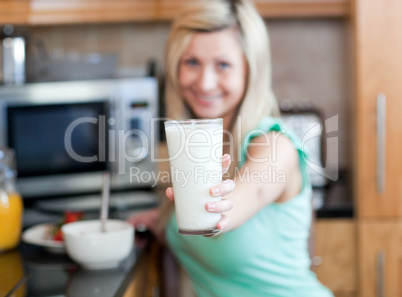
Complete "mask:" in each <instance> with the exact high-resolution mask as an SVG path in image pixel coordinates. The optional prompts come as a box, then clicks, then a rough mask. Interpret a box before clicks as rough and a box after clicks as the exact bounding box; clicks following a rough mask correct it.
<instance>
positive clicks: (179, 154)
mask: <svg viewBox="0 0 402 297" xmlns="http://www.w3.org/2000/svg"><path fill="white" fill-rule="evenodd" d="M194 121H196V120H189V121H183V122H186V123H189V122H192V123H194ZM209 122H212V123H209ZM170 123H172V122H167V123H165V131H166V138H167V145H168V152H169V160H170V170H171V175H172V182H173V191H174V197H175V207H176V219H177V225H178V228H179V232H180V233H183V234H210V233H214V232H217V231H218V230H217V229H216V224H217V223H218V221H219V220H220V218H221V214H218V213H211V212H208V211H207V210H206V209H205V204H206V203H207V202H209V201H219V200H221V197H212V196H211V195H210V194H209V190H210V188H211V187H212V186H214V185H217V184H219V183H220V182H221V181H222V161H221V159H222V132H223V129H222V119H217V120H210V121H207V120H201V124H189V125H188V124H183V125H182V124H180V123H181V122H179V124H178V123H177V122H173V124H170Z"/></svg>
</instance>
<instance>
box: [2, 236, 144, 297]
mask: <svg viewBox="0 0 402 297" xmlns="http://www.w3.org/2000/svg"><path fill="white" fill-rule="evenodd" d="M151 242H152V240H151V237H150V236H141V237H138V236H136V239H135V245H134V248H133V250H132V252H131V253H130V255H129V256H128V257H127V258H126V259H125V260H124V261H122V262H121V264H120V265H119V267H118V268H115V269H106V270H84V269H82V268H80V266H79V265H78V264H76V263H74V262H73V261H72V260H71V259H70V258H69V257H68V256H67V255H66V254H55V253H51V252H49V251H47V250H45V249H44V248H42V247H39V246H34V245H31V244H27V243H23V242H21V243H20V245H19V246H18V247H17V248H16V249H14V250H11V251H8V252H5V253H3V254H0V263H2V267H0V270H1V271H3V270H4V272H5V273H7V274H8V277H7V279H8V282H7V283H3V284H2V290H1V291H3V292H9V291H10V290H12V289H13V287H14V288H15V289H16V290H15V291H14V292H13V293H12V294H11V292H10V293H9V295H7V294H6V295H5V296H10V297H11V296H20V297H50V296H67V297H84V296H85V297H92V296H93V297H95V296H96V297H121V296H124V293H125V291H126V289H127V287H128V285H129V284H130V282H131V281H132V279H133V278H134V277H135V275H136V272H137V270H138V267H139V266H140V263H141V259H142V257H144V255H145V254H146V251H147V250H148V249H147V246H148V245H149V244H150V243H151ZM24 276H25V277H24ZM2 277H3V276H2ZM13 294H14V295H13ZM0 295H1V294H0Z"/></svg>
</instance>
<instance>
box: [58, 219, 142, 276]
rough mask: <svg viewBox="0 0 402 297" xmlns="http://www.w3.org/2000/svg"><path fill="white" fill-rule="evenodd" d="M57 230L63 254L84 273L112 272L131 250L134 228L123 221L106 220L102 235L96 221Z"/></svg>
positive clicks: (75, 223) (67, 225)
mask: <svg viewBox="0 0 402 297" xmlns="http://www.w3.org/2000/svg"><path fill="white" fill-rule="evenodd" d="M61 230H62V232H63V238H64V246H65V249H66V252H67V254H68V255H69V256H70V258H71V259H72V260H74V261H75V262H77V263H78V264H80V265H81V266H82V267H83V268H85V269H109V268H115V267H117V266H118V265H119V264H120V262H121V261H122V260H124V259H125V258H126V257H127V256H128V255H129V254H130V252H131V250H132V249H133V244H134V228H133V226H132V225H131V224H130V223H128V222H125V221H121V220H108V221H107V222H106V232H102V231H101V224H100V221H99V220H90V221H78V222H74V223H68V224H65V225H63V227H62V228H61Z"/></svg>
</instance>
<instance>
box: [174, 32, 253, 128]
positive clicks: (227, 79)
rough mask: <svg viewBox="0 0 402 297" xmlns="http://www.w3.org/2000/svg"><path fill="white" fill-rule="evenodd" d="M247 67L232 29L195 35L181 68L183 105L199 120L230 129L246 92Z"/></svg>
mask: <svg viewBox="0 0 402 297" xmlns="http://www.w3.org/2000/svg"><path fill="white" fill-rule="evenodd" d="M246 76H247V64H246V60H245V57H244V54H243V51H242V49H241V47H240V44H239V42H238V40H237V37H236V33H235V31H234V30H233V29H225V30H221V31H216V32H211V33H209V32H208V33H204V32H203V33H195V34H194V35H193V37H192V39H191V41H190V44H189V46H188V47H187V49H186V50H185V51H184V53H183V55H182V57H181V60H180V64H179V86H180V89H181V94H182V96H183V97H184V101H185V102H186V104H187V105H188V106H189V107H190V109H191V111H192V112H193V113H194V115H195V116H197V117H199V118H219V117H221V118H223V120H224V128H225V127H226V128H225V129H228V128H229V126H230V125H231V124H232V121H233V119H234V117H235V115H236V111H237V108H238V107H239V105H240V103H241V101H242V99H243V95H244V92H245V89H246Z"/></svg>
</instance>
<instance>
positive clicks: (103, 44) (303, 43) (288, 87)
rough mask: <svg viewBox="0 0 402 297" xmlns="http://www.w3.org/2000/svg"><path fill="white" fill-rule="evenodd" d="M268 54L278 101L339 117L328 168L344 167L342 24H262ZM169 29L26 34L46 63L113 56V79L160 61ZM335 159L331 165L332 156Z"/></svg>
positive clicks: (149, 26) (93, 28)
mask: <svg viewBox="0 0 402 297" xmlns="http://www.w3.org/2000/svg"><path fill="white" fill-rule="evenodd" d="M266 23H267V25H268V28H269V32H270V38H271V48H272V65H273V88H274V91H275V94H276V95H277V98H278V100H279V101H282V100H285V99H287V100H290V102H292V103H293V105H294V106H298V105H299V103H300V102H306V101H307V102H309V103H310V104H311V105H312V106H313V107H315V108H317V109H318V110H320V111H321V112H322V114H323V116H324V119H329V118H331V117H333V116H338V123H339V130H338V132H332V133H331V134H329V135H328V137H338V140H339V152H337V151H336V150H331V155H330V156H329V157H328V164H327V167H328V168H330V169H331V170H335V169H336V168H337V166H338V165H339V167H340V168H345V167H348V166H347V165H348V164H349V163H350V158H349V157H348V156H350V153H349V152H348V141H349V138H350V133H349V130H350V129H349V128H348V125H349V124H348V123H349V121H348V114H347V112H348V109H349V107H350V106H349V105H350V104H349V102H350V101H351V95H350V92H349V89H350V85H349V81H350V75H349V73H348V72H349V71H348V69H349V68H348V55H347V52H348V43H347V39H348V38H347V24H346V22H345V21H344V20H343V19H292V20H290V19H278V20H268V21H267V22H266ZM168 31H169V24H168V23H162V22H161V23H133V24H107V25H106V24H105V25H73V26H63V27H61V26H56V27H50V26H49V27H33V28H30V29H29V33H30V34H31V36H32V37H33V39H34V40H35V39H36V40H39V39H40V40H43V41H44V43H45V46H46V48H47V51H48V53H49V55H50V57H52V58H54V59H56V58H60V57H74V56H79V55H85V54H88V53H94V52H98V53H103V54H110V53H112V54H116V58H117V66H116V67H117V70H116V71H117V73H118V74H122V75H125V74H138V73H142V72H143V71H144V68H145V65H146V62H147V61H149V60H150V59H156V60H157V62H158V63H159V65H161V63H162V61H163V52H164V45H165V42H166V39H167V35H168ZM336 154H338V156H339V164H338V162H334V160H335V159H336V158H335V155H336Z"/></svg>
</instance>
